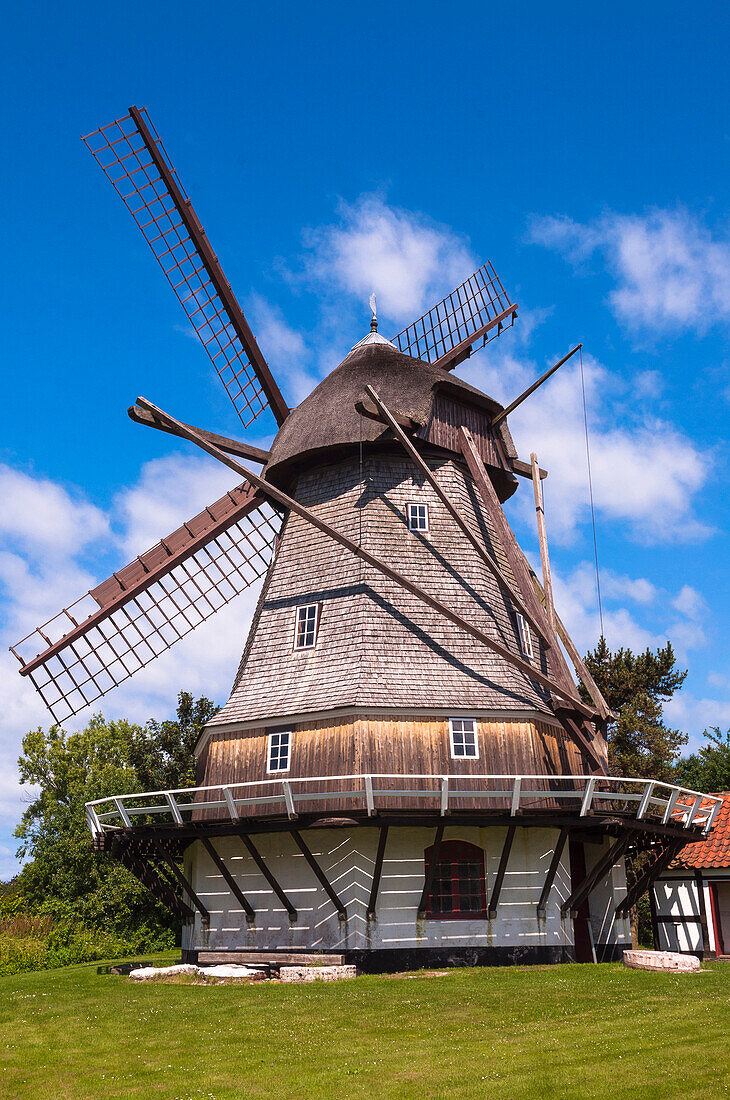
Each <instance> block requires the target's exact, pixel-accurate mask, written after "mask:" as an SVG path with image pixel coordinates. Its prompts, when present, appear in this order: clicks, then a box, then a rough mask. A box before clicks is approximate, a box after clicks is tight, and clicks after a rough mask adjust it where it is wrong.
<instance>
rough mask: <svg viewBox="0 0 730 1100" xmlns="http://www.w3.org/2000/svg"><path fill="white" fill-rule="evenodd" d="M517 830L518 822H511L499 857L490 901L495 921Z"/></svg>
mask: <svg viewBox="0 0 730 1100" xmlns="http://www.w3.org/2000/svg"><path fill="white" fill-rule="evenodd" d="M516 829H517V822H515V821H510V823H509V825H508V826H507V835H506V837H505V838H504V844H503V845H502V855H501V856H500V857H499V867H498V868H497V877H496V879H495V880H494V886H493V887H492V896H491V897H490V899H489V906H488V915H489V919H490V920H494V918H495V917H496V915H497V906H498V905H499V896H500V894H501V893H502V884H503V882H504V876H505V874H506V873H507V864H508V862H509V857H510V852H511V851H512V842H513V841H514V839H515V831H516Z"/></svg>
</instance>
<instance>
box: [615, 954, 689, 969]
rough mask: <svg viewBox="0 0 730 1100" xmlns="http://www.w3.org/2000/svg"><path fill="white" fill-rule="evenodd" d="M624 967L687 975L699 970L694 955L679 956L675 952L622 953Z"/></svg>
mask: <svg viewBox="0 0 730 1100" xmlns="http://www.w3.org/2000/svg"><path fill="white" fill-rule="evenodd" d="M624 966H629V967H631V968H632V970H674V971H681V972H682V973H685V974H689V973H691V972H692V971H695V970H699V968H700V960H699V959H698V958H696V956H695V955H680V954H679V952H677V951H624Z"/></svg>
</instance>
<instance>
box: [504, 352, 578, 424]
mask: <svg viewBox="0 0 730 1100" xmlns="http://www.w3.org/2000/svg"><path fill="white" fill-rule="evenodd" d="M582 347H583V345H582V344H576V346H575V347H574V348H573V350H572V351H569V352H568V354H567V355H564V356H563V358H562V359H559V360H558V362H557V363H555V364H554V365H553V366H552V367H550V370H546V371H545V373H544V374H541V375H540V377H539V378H538V379H537V381H536V382H533V383H532V385H531V386H528V387H527V389H526V390H524V391H523V392H522V393H521V394H520V396H519V397H516V398H515V399H514V401H512V402H510V404H509V405H508V406H507V408H506V409H502V411H501V412H500V413H497V415H496V416H495V417H494V418H493V419H492V427H493V428H496V427H497V425H498V424H499V423H500V422H501V421H502V420H504V418H505V417H506V416H509V414H510V413H511V412H514V410H515V409H516V408H517V407H518V405H521V404H522V402H523V401H526V400H527V398H528V397H529V396H530V394H531V393H534V392H535V390H536V389H537V388H538V387H539V386H541V385H542V384H543V382H547V380H548V378H550V377H551V376H552V375H553V374H555V371H556V370H557V369H558V367H562V365H563V363H567V362H568V360H569V359H570V358H571V356H573V355H575V353H576V352H577V351H579V350H580V349H581V348H582Z"/></svg>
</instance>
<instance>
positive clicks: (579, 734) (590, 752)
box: [556, 709, 608, 775]
mask: <svg viewBox="0 0 730 1100" xmlns="http://www.w3.org/2000/svg"><path fill="white" fill-rule="evenodd" d="M556 714H557V717H558V718H560V721H561V722H562V723H563V726H567V732H568V733H570V734H572V735H573V740H574V741H577V743H578V747H579V748H580V749H582V751H583V752H585V753H586V755H587V756H589V757H590V759H591V761H592V762H593V765H594V770H597V771H599V772H600V773H601V774H602V775H608V761H607V760H606V758H605V757H604V756H602V755H601V753H600V752H599V751H598V749H597V748H596V746H595V745H594V744H593V742H592V740H591V739H590V737H588V736H587V735H586V733H585V732H584V730H583V729H582V728H581V724H580V723H578V722H576V721H575V719H574V718H572V717H571V715H570V714H568V713H565V712H561V711H560V710H559V709H558V710H557V711H556Z"/></svg>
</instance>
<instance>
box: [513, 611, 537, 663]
mask: <svg viewBox="0 0 730 1100" xmlns="http://www.w3.org/2000/svg"><path fill="white" fill-rule="evenodd" d="M517 631H518V633H519V636H520V649H521V650H522V652H523V654H524V655H525V657H534V653H533V650H532V636H531V634H530V627H529V625H528V622H527V619H526V618H525V616H524V615H520V613H519V611H518V612H517Z"/></svg>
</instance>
